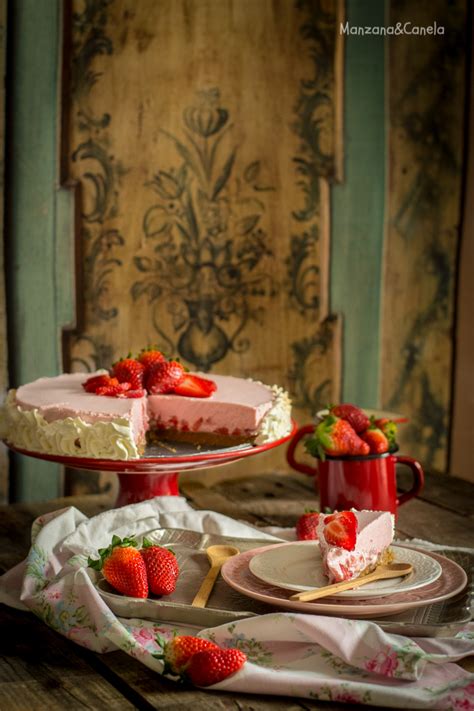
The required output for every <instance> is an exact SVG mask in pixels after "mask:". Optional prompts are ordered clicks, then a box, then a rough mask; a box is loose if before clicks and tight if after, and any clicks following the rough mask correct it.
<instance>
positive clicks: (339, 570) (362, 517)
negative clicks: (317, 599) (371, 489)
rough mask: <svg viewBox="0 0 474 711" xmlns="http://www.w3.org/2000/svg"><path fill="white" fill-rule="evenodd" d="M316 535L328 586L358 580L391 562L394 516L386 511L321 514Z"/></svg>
mask: <svg viewBox="0 0 474 711" xmlns="http://www.w3.org/2000/svg"><path fill="white" fill-rule="evenodd" d="M317 535H318V539H319V546H320V550H321V557H322V561H323V570H324V573H325V575H327V577H328V578H329V582H330V584H332V583H338V582H340V581H342V580H351V579H352V578H358V577H360V576H361V575H365V574H367V573H370V572H371V571H372V570H374V569H375V568H376V567H377V565H380V564H385V563H388V562H390V561H391V560H392V559H393V554H392V551H391V550H390V544H391V543H392V541H393V536H394V516H393V514H391V513H389V512H388V511H355V510H351V511H339V512H337V513H334V514H326V515H325V514H321V515H320V517H319V523H318V528H317Z"/></svg>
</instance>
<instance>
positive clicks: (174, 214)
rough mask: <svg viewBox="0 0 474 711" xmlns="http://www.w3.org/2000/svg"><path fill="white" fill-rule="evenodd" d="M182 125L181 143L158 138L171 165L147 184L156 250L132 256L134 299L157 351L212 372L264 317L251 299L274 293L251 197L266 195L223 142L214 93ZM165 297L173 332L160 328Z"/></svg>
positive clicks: (260, 208)
mask: <svg viewBox="0 0 474 711" xmlns="http://www.w3.org/2000/svg"><path fill="white" fill-rule="evenodd" d="M183 124H184V127H185V128H184V135H185V139H183V140H181V139H180V138H179V137H177V136H176V135H174V134H172V133H169V132H168V131H165V130H162V131H161V133H162V135H163V137H164V138H165V139H166V140H167V141H168V142H170V143H171V145H172V147H173V148H174V151H175V154H176V157H177V163H176V164H174V165H171V166H169V167H167V168H166V169H165V168H161V169H159V170H158V171H157V172H156V173H155V175H154V176H153V178H152V180H151V181H150V182H149V183H147V186H148V187H149V188H150V189H151V190H153V191H154V193H155V196H156V200H155V202H154V203H153V204H152V205H151V206H150V207H149V208H148V210H147V211H146V213H145V215H144V219H143V232H144V234H145V236H146V238H147V240H149V241H150V242H149V243H151V242H152V243H153V244H154V248H153V256H152V257H150V256H141V255H137V256H136V257H135V259H134V262H135V266H136V268H137V269H138V271H139V272H141V274H142V275H143V276H142V279H141V280H140V281H137V282H135V284H133V286H132V296H133V298H134V299H139V298H141V297H144V296H146V297H147V298H148V302H149V303H150V304H151V305H152V322H153V326H154V328H155V331H156V333H157V334H158V336H159V339H160V341H161V345H162V347H164V348H165V349H168V350H170V351H177V352H178V353H179V354H180V355H181V357H183V358H184V359H185V360H187V361H188V362H190V363H192V364H193V365H195V366H197V367H198V368H201V369H203V370H209V369H210V368H211V367H212V366H213V364H214V363H217V362H218V361H220V360H222V359H223V358H224V357H225V355H226V354H227V353H228V352H229V351H234V352H244V351H245V350H247V348H248V347H249V342H248V340H247V339H246V338H245V335H244V332H245V327H246V325H247V324H248V323H249V321H251V320H258V321H261V319H262V318H263V308H261V307H255V306H254V305H253V304H254V302H255V299H252V300H250V298H249V297H250V296H252V297H268V296H273V295H275V294H276V290H277V284H276V283H275V280H274V279H273V277H272V275H271V273H270V270H269V269H268V260H269V259H271V258H272V252H271V250H270V248H269V246H268V240H267V234H266V232H265V230H264V228H263V225H262V223H263V218H264V214H265V204H264V203H263V202H262V199H261V197H260V196H257V195H256V193H257V192H261V191H262V190H266V189H268V188H267V187H265V186H264V185H263V183H262V182H261V165H260V163H259V162H258V161H255V162H253V163H252V164H250V165H249V166H247V167H246V168H244V170H243V171H242V172H241V173H240V172H239V171H238V167H237V148H236V147H229V141H226V137H227V136H228V134H229V132H230V131H231V128H232V127H231V126H230V125H229V113H228V111H227V110H226V109H225V108H223V107H222V106H221V105H220V94H219V91H218V90H217V89H212V90H209V91H201V92H199V93H198V96H197V101H196V103H195V104H194V105H193V106H190V107H187V108H186V109H185V110H184V112H183ZM265 266H267V270H268V271H265ZM164 298H166V305H167V316H168V320H169V321H170V322H171V329H168V328H167V327H166V326H165V325H164V324H165V323H166V318H163V313H164V302H163V299H164ZM169 330H171V333H170V332H169Z"/></svg>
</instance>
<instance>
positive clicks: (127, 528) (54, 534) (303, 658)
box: [0, 496, 474, 711]
mask: <svg viewBox="0 0 474 711" xmlns="http://www.w3.org/2000/svg"><path fill="white" fill-rule="evenodd" d="M159 528H180V529H186V530H191V531H196V532H205V533H213V534H220V535H227V536H237V537H241V538H255V537H256V529H255V528H254V527H253V526H250V525H247V524H245V523H241V522H238V521H235V520H233V519H231V518H228V517H227V516H223V515H221V514H218V513H214V512H212V511H194V510H193V509H191V507H190V506H189V505H188V504H187V503H186V501H185V500H184V499H183V498H181V497H174V496H170V497H166V496H163V497H156V498H155V499H151V500H149V501H144V502H141V503H138V504H132V505H130V506H125V507H123V508H120V509H113V510H111V511H106V512H104V513H101V514H99V515H98V516H94V517H93V518H90V519H88V518H87V517H86V516H84V515H83V514H82V513H80V512H79V511H78V510H77V509H75V508H73V507H70V508H65V509H62V510H60V511H55V512H53V513H50V514H47V515H45V516H41V517H39V518H38V519H36V521H35V522H34V524H33V527H32V545H31V548H30V551H29V553H28V556H27V558H26V560H25V561H23V562H22V563H20V564H19V565H17V566H16V567H15V568H12V569H11V570H10V571H8V572H7V573H6V574H5V575H3V576H2V577H1V578H0V601H1V602H4V603H5V604H7V605H11V606H13V607H16V608H19V609H24V610H32V611H34V612H35V614H36V615H38V616H39V617H41V618H42V619H43V620H44V621H45V622H46V624H48V625H50V626H51V627H52V628H53V629H54V630H56V631H57V632H59V633H60V634H63V635H64V636H65V637H68V638H69V639H71V640H73V641H74V642H77V643H78V644H80V645H82V646H84V647H87V648H88V649H91V650H94V651H96V652H109V651H113V650H117V649H121V650H123V651H124V652H126V653H127V654H130V656H132V657H134V658H136V659H138V660H139V661H141V662H142V663H143V664H145V665H146V666H148V667H149V668H150V669H153V670H155V671H156V672H157V673H161V672H162V663H161V662H160V661H159V660H157V659H155V658H154V657H153V656H152V654H153V652H156V651H158V646H157V643H156V641H155V638H156V635H157V634H160V635H161V636H162V637H165V638H167V637H171V636H172V635H173V633H174V632H175V631H176V630H177V631H178V632H180V633H187V634H190V633H191V634H196V630H195V629H192V630H191V629H189V628H184V627H181V628H177V626H176V625H172V624H163V623H159V624H158V623H156V622H151V621H148V620H140V619H125V618H120V617H117V616H116V615H115V614H114V613H113V612H112V611H111V610H110V609H109V608H108V607H107V605H106V604H105V603H104V601H103V600H102V598H101V597H100V595H99V594H98V592H97V590H96V588H95V587H94V580H95V575H96V574H95V573H94V571H92V570H91V569H89V568H88V567H87V558H88V557H89V556H93V557H97V550H98V549H99V548H103V547H106V546H107V545H108V544H109V543H110V540H111V538H112V535H113V534H116V535H118V536H120V537H123V536H125V535H131V536H133V535H135V536H139V535H141V534H143V533H145V532H147V531H150V530H152V529H159ZM279 533H280V532H279V531H278V529H272V532H271V533H266V534H265V533H263V532H262V531H261V530H260V529H259V530H258V538H259V539H264V538H267V539H268V540H269V541H272V540H273V541H275V540H282V539H288V538H289V537H291V536H288V535H285V533H284V532H281V535H275V534H279ZM199 635H200V636H202V637H206V638H209V639H212V640H214V641H215V642H217V643H218V644H220V645H221V646H224V647H239V648H240V649H242V650H243V651H244V652H245V653H246V654H247V656H248V661H247V663H246V664H245V665H244V667H243V668H242V669H241V670H240V671H239V672H237V674H235V675H233V676H231V677H228V678H227V679H225V680H224V681H223V682H220V683H219V684H216V685H214V686H213V687H207V689H208V690H212V689H227V690H229V691H240V692H247V693H256V694H278V695H280V694H281V695H285V696H293V697H302V698H310V699H320V700H325V701H338V702H348V703H358V704H367V705H372V706H385V707H393V708H417V709H463V711H468V710H469V709H472V710H474V674H472V673H469V672H467V671H465V670H463V669H462V668H461V667H460V666H459V665H457V664H455V662H456V661H457V660H459V659H462V658H463V657H467V656H468V655H471V654H474V622H470V623H468V624H466V626H465V627H464V628H463V629H462V630H461V631H459V632H458V633H457V634H456V635H454V636H452V637H446V638H436V639H432V638H425V637H423V638H409V637H405V636H401V635H397V634H387V633H386V632H384V631H383V630H382V629H381V628H380V627H379V626H378V625H377V624H375V623H373V622H370V621H367V620H348V619H342V618H336V617H327V616H326V617H324V616H318V615H305V614H300V613H288V612H281V613H280V612H278V613H275V612H270V613H268V614H264V615H261V616H259V617H253V618H248V619H244V620H238V621H236V622H232V623H231V624H229V623H227V624H223V625H220V626H218V627H213V628H210V629H205V630H202V631H200V632H199Z"/></svg>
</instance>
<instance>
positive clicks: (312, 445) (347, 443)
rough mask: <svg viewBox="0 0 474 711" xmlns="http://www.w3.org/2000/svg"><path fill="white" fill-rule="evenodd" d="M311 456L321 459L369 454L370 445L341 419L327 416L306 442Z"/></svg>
mask: <svg viewBox="0 0 474 711" xmlns="http://www.w3.org/2000/svg"><path fill="white" fill-rule="evenodd" d="M305 447H306V449H307V451H308V452H309V454H312V455H313V456H314V457H318V458H319V459H322V460H323V461H324V459H325V458H326V456H331V457H343V456H347V455H350V456H356V455H366V454H369V451H370V448H369V445H368V444H367V443H366V442H364V441H363V440H362V439H361V438H360V437H359V435H358V434H357V433H356V432H355V430H354V429H353V427H351V425H350V424H349V423H348V422H347V421H346V420H343V419H342V418H340V417H336V416H335V415H326V417H325V418H324V419H323V420H322V422H320V423H319V425H318V426H317V427H316V429H315V431H314V434H313V436H312V437H310V438H309V439H307V440H306V442H305Z"/></svg>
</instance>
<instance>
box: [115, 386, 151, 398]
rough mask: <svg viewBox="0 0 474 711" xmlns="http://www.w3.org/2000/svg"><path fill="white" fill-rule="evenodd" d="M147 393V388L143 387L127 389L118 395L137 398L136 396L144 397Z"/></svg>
mask: <svg viewBox="0 0 474 711" xmlns="http://www.w3.org/2000/svg"><path fill="white" fill-rule="evenodd" d="M122 384H123V383H122ZM145 395H146V390H144V389H143V388H140V390H127V391H126V392H123V393H120V394H119V395H117V397H126V398H136V397H144V396H145Z"/></svg>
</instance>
